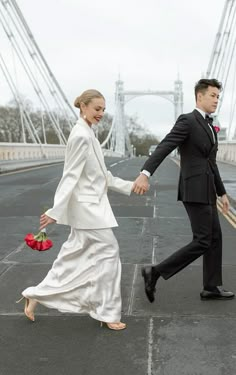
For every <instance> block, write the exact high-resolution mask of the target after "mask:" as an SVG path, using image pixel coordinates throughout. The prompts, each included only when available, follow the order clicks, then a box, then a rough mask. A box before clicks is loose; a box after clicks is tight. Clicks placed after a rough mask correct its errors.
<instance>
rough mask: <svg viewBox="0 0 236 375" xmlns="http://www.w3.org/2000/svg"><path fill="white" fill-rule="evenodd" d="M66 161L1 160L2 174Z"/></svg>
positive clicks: (0, 170)
mask: <svg viewBox="0 0 236 375" xmlns="http://www.w3.org/2000/svg"><path fill="white" fill-rule="evenodd" d="M63 162H64V159H28V160H8V161H5V160H1V161H0V174H2V173H8V172H15V171H19V170H24V169H29V168H33V167H40V166H43V165H51V164H57V163H63Z"/></svg>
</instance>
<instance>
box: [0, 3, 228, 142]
mask: <svg viewBox="0 0 236 375" xmlns="http://www.w3.org/2000/svg"><path fill="white" fill-rule="evenodd" d="M17 3H18V5H19V7H20V8H21V11H22V13H23V15H24V17H25V18H26V21H27V23H28V25H29V27H30V28H31V31H32V32H33V35H34V37H35V39H36V41H37V43H38V45H39V47H40V48H41V50H42V52H43V54H44V56H45V58H46V60H47V62H48V64H49V66H50V68H51V70H52V71H53V73H54V75H55V76H56V78H57V80H58V81H59V83H60V85H61V86H62V88H63V90H64V92H65V93H66V95H67V97H68V99H69V101H70V102H72V103H73V101H74V99H75V97H76V96H78V95H79V94H80V93H81V92H82V91H83V90H86V89H88V88H96V89H98V90H100V91H101V92H102V93H103V94H104V96H105V97H106V100H107V111H108V112H109V113H111V114H113V112H114V92H115V81H116V80H117V78H118V74H120V76H121V79H122V80H123V81H124V87H125V89H126V90H131V89H133V90H147V89H150V90H173V88H174V81H175V79H176V78H177V76H178V74H179V77H180V79H181V80H182V81H183V90H184V112H188V111H191V110H192V109H193V108H194V94H193V87H194V84H195V82H196V81H197V80H198V79H200V78H201V77H202V75H203V74H204V73H205V72H206V69H207V66H208V62H209V59H210V55H211V52H212V48H213V43H214V41H215V36H216V33H217V30H218V26H219V22H220V18H221V14H222V11H223V7H224V3H225V1H224V0H207V1H206V0H198V1H192V0H146V1H140V0H119V1H113V0H99V1H96V0H90V1H82V0H50V1H49V0H41V1H32V0H17ZM0 44H1V52H2V54H3V55H4V57H5V59H7V60H8V61H10V60H11V59H12V53H10V49H7V47H6V41H4V33H3V31H2V29H1V26H0ZM15 74H16V76H17V68H16V73H15ZM17 80H18V84H19V86H20V87H19V91H21V92H22V93H23V94H24V95H26V96H30V95H31V94H30V91H29V89H28V85H27V83H26V82H25V80H23V81H21V80H20V77H19V76H18V77H17ZM9 98H10V94H9V92H8V90H7V89H6V85H5V83H4V79H3V76H2V73H1V72H0V104H5V103H7V101H8V100H9ZM125 110H126V113H127V114H130V115H136V116H137V117H138V118H139V121H140V123H142V124H143V125H145V126H146V127H148V128H149V129H150V130H151V131H153V132H154V133H155V134H157V135H161V136H163V135H164V134H165V133H167V131H168V130H169V129H170V128H171V127H172V125H173V122H174V108H173V106H172V105H171V103H169V102H168V101H166V100H164V99H162V98H160V97H154V96H150V97H138V98H136V99H134V100H132V101H130V102H129V103H127V105H126V108H125ZM222 121H223V125H224V122H227V116H223V115H222Z"/></svg>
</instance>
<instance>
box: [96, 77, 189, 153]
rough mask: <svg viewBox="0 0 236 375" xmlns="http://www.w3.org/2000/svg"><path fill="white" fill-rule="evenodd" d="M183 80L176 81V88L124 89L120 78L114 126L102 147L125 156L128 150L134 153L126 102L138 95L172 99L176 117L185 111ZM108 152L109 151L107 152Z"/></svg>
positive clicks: (116, 96) (117, 84)
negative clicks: (166, 89)
mask: <svg viewBox="0 0 236 375" xmlns="http://www.w3.org/2000/svg"><path fill="white" fill-rule="evenodd" d="M182 87H183V85H182V81H180V80H179V79H178V80H176V81H175V83H174V90H172V91H171V90H169V91H164V90H161V91H159V90H155V91H153V90H142V91H136V90H124V83H123V81H121V80H120V79H119V80H118V81H117V82H116V93H115V114H114V117H113V121H112V126H111V129H110V131H109V134H108V136H107V138H106V139H105V141H104V142H103V143H102V147H105V146H107V147H106V148H107V149H108V150H109V152H110V154H112V153H114V154H116V155H120V156H124V155H125V154H126V152H127V151H128V153H129V154H130V155H132V153H133V150H132V147H131V144H130V140H129V135H128V131H127V127H126V116H125V104H126V103H127V102H128V101H130V100H132V99H134V98H136V97H138V96H147V95H155V96H160V97H162V98H164V99H166V100H168V101H170V102H171V103H172V104H173V106H174V115H175V119H177V117H178V116H179V115H180V114H181V113H182V112H183V91H182ZM106 153H107V154H108V152H106Z"/></svg>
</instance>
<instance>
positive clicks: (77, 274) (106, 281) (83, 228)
mask: <svg viewBox="0 0 236 375" xmlns="http://www.w3.org/2000/svg"><path fill="white" fill-rule="evenodd" d="M75 106H76V107H78V108H79V109H80V118H79V120H78V121H77V123H76V125H75V126H74V128H73V129H72V131H71V134H70V136H69V139H68V143H67V148H66V155H65V164H64V170H63V175H62V178H61V180H60V183H59V185H58V187H57V190H56V193H55V197H54V205H53V207H52V208H51V209H49V210H48V211H46V212H45V213H44V214H43V215H42V216H41V218H40V229H43V228H45V227H46V226H47V225H48V224H51V223H57V224H66V225H69V226H71V232H70V235H69V237H68V239H67V241H66V242H65V243H64V244H63V245H62V248H61V250H60V252H59V254H58V256H57V259H56V260H55V261H54V263H53V265H52V268H51V270H50V271H49V272H48V274H47V276H46V277H45V279H44V280H43V281H42V282H41V283H40V284H38V285H37V286H34V287H29V288H27V289H25V290H24V291H23V292H22V295H23V296H24V297H25V310H24V312H25V315H26V316H27V318H29V319H30V320H32V321H34V320H35V318H34V310H35V307H36V305H37V303H38V302H39V303H41V304H42V305H44V306H47V307H49V308H55V309H58V310H59V311H62V312H72V313H88V314H89V315H90V316H91V317H92V318H94V319H97V320H98V321H100V322H104V323H106V324H107V326H108V328H110V329H114V330H121V329H124V328H126V325H125V324H124V323H121V321H120V319H121V294H120V279H121V263H120V258H119V247H118V243H117V240H116V238H115V236H114V234H113V231H112V229H111V228H112V227H116V226H117V222H116V219H115V217H114V215H113V212H112V209H111V206H110V203H109V201H108V197H107V190H108V188H109V189H112V190H115V191H117V192H120V193H123V194H127V195H130V193H131V191H132V187H133V182H131V181H124V180H122V179H120V178H118V177H113V176H112V174H111V173H110V172H109V171H107V169H106V166H105V163H104V158H103V154H102V149H101V147H100V144H99V142H98V140H97V139H96V137H95V135H94V132H93V130H92V128H91V125H92V124H97V123H98V122H99V121H100V120H101V118H102V117H103V114H104V110H105V99H104V97H103V95H102V94H101V93H100V92H98V91H97V90H87V91H85V92H84V93H82V95H81V96H79V97H78V98H77V99H76V100H75Z"/></svg>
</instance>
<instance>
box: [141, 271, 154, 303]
mask: <svg viewBox="0 0 236 375" xmlns="http://www.w3.org/2000/svg"><path fill="white" fill-rule="evenodd" d="M142 276H143V278H144V287H145V293H146V296H147V298H148V300H149V301H150V302H151V303H152V302H153V301H154V300H155V297H154V293H155V291H156V289H155V284H156V280H157V279H156V280H153V279H154V278H153V274H152V267H142Z"/></svg>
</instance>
